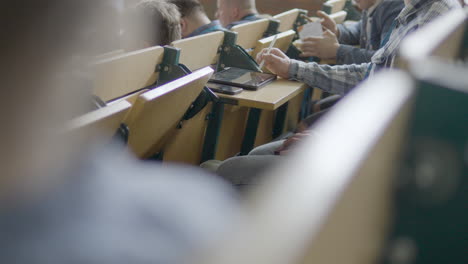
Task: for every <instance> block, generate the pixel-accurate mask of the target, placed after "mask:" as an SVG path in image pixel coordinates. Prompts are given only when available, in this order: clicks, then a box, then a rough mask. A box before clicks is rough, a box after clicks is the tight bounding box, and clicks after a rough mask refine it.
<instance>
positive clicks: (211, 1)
mask: <svg viewBox="0 0 468 264" xmlns="http://www.w3.org/2000/svg"><path fill="white" fill-rule="evenodd" d="M200 2H201V3H202V4H203V6H204V7H205V10H206V12H207V14H208V16H209V17H210V18H211V19H213V18H214V13H215V11H216V0H200ZM323 2H324V1H323V0H257V9H258V12H260V13H261V14H270V15H276V14H278V13H281V12H284V11H287V10H290V9H292V8H301V9H306V10H308V11H309V15H313V14H314V13H315V11H316V10H319V9H320V8H321V7H322V3H323Z"/></svg>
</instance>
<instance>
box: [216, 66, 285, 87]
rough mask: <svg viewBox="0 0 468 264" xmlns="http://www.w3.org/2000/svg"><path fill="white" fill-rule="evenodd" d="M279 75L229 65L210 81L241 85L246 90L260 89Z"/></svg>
mask: <svg viewBox="0 0 468 264" xmlns="http://www.w3.org/2000/svg"><path fill="white" fill-rule="evenodd" d="M276 78H277V76H276V75H274V74H270V73H261V72H256V71H252V70H246V69H240V68H235V67H228V68H226V69H224V70H222V71H220V72H217V73H215V74H214V75H213V76H212V77H211V79H210V80H209V81H208V82H211V83H219V84H224V85H230V86H236V87H241V88H243V89H246V90H254V91H255V90H258V89H259V88H261V87H263V86H265V85H266V84H268V83H270V82H272V81H274V80H276Z"/></svg>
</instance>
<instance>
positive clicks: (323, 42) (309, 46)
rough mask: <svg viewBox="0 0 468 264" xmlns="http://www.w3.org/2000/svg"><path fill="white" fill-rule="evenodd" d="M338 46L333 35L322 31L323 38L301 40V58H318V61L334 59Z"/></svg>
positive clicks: (328, 31)
mask: <svg viewBox="0 0 468 264" xmlns="http://www.w3.org/2000/svg"><path fill="white" fill-rule="evenodd" d="M339 47H340V44H339V43H338V39H337V38H336V36H335V34H333V33H332V32H331V31H330V30H328V29H324V32H323V37H321V38H320V37H310V38H306V39H304V40H303V42H302V45H301V51H302V53H301V55H300V56H301V57H312V56H315V57H319V58H320V59H335V58H336V52H337V51H338V48H339Z"/></svg>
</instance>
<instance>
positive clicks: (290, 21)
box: [273, 8, 299, 32]
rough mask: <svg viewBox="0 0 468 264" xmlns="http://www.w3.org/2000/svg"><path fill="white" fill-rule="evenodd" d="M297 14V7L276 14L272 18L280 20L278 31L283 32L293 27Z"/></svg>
mask: <svg viewBox="0 0 468 264" xmlns="http://www.w3.org/2000/svg"><path fill="white" fill-rule="evenodd" d="M298 16H299V9H297V8H294V9H291V10H289V11H286V12H283V13H280V14H277V15H276V16H274V17H273V18H274V19H278V20H279V21H280V26H279V28H278V31H279V32H284V31H287V30H290V29H293V26H294V23H296V20H297V17H298Z"/></svg>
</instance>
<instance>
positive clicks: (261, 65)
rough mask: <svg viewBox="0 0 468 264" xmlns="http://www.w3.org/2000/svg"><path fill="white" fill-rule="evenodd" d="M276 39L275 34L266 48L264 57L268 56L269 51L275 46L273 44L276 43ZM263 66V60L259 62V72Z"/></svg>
mask: <svg viewBox="0 0 468 264" xmlns="http://www.w3.org/2000/svg"><path fill="white" fill-rule="evenodd" d="M277 38H278V34H276V35H275V36H274V37H273V40H272V41H271V43H270V46H269V47H268V50H267V51H266V55H268V54H270V51H271V49H272V48H273V46H274V45H275V42H276V39H277ZM264 64H265V59H263V60H262V61H261V62H260V65H259V68H260V70H262V68H263V65H264Z"/></svg>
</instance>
